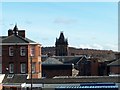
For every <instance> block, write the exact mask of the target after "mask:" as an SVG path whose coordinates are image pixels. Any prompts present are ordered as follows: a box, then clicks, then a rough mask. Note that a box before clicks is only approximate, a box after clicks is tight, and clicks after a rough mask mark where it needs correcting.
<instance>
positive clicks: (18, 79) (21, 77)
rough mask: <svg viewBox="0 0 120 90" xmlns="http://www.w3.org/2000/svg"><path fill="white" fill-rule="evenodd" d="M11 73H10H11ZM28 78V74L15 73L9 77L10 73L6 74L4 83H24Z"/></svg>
mask: <svg viewBox="0 0 120 90" xmlns="http://www.w3.org/2000/svg"><path fill="white" fill-rule="evenodd" d="M9 75H10V74H9ZM26 80H27V75H25V74H14V75H13V77H12V78H9V77H8V74H6V75H5V77H4V79H3V81H2V83H3V84H4V83H24V82H26Z"/></svg>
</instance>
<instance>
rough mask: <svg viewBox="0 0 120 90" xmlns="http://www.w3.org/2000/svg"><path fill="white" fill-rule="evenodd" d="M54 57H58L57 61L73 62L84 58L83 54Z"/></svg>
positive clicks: (75, 62)
mask: <svg viewBox="0 0 120 90" xmlns="http://www.w3.org/2000/svg"><path fill="white" fill-rule="evenodd" d="M53 57H54V58H56V59H59V61H61V62H63V63H73V64H77V63H78V62H79V61H80V60H81V59H83V58H84V56H53Z"/></svg>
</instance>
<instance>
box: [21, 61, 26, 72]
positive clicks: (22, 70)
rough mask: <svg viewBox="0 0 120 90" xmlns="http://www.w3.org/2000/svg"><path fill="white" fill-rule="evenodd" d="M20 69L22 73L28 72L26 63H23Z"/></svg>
mask: <svg viewBox="0 0 120 90" xmlns="http://www.w3.org/2000/svg"><path fill="white" fill-rule="evenodd" d="M20 70H21V73H26V64H25V63H21V65H20Z"/></svg>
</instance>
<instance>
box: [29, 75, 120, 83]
mask: <svg viewBox="0 0 120 90" xmlns="http://www.w3.org/2000/svg"><path fill="white" fill-rule="evenodd" d="M66 77H67V78H66ZM66 77H65V78H64V77H62V78H51V79H50V78H49V79H48V78H45V79H33V83H36V84H37V83H44V84H67V83H69V84H70V83H72V84H73V83H79V84H80V83H110V82H112V83H120V81H119V79H118V78H120V77H119V76H114V77H113V76H79V77H71V76H66ZM30 82H31V80H30V79H28V80H27V83H30Z"/></svg>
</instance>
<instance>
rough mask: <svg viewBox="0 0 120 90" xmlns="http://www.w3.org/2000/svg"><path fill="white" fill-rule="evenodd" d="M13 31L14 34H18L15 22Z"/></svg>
mask: <svg viewBox="0 0 120 90" xmlns="http://www.w3.org/2000/svg"><path fill="white" fill-rule="evenodd" d="M13 33H14V34H15V35H17V34H18V27H17V24H15V27H14V29H13Z"/></svg>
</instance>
